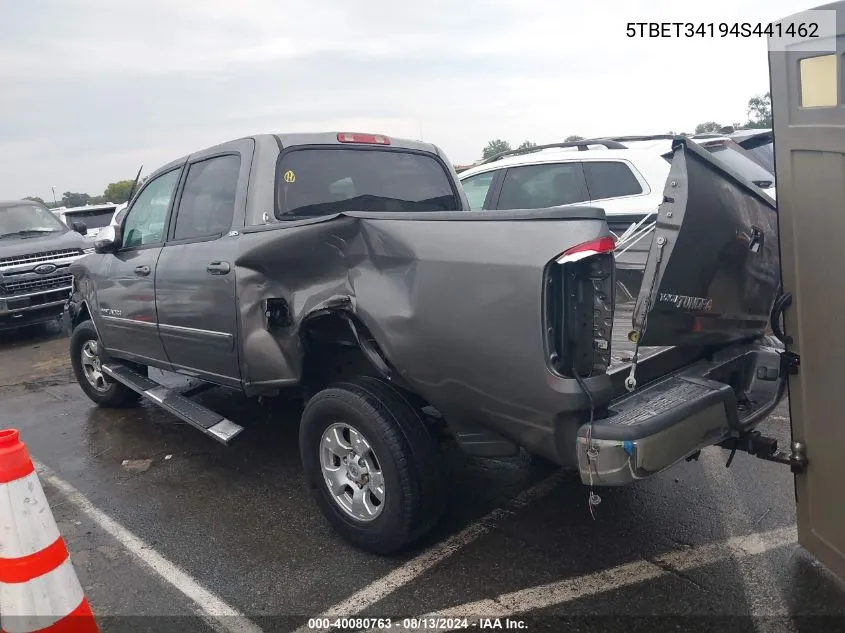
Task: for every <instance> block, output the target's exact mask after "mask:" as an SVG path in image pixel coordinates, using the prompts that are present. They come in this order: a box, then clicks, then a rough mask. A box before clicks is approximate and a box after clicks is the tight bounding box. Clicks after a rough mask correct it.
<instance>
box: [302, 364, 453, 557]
mask: <svg viewBox="0 0 845 633" xmlns="http://www.w3.org/2000/svg"><path fill="white" fill-rule="evenodd" d="M337 422H341V423H345V424H349V425H351V426H353V427H354V428H356V429H357V430H359V432H360V433H362V434H363V435H364V436H365V437H366V439H367V441H368V442H369V443H370V445H371V447H372V449H373V452H374V453H375V455H376V458H377V460H378V462H379V465H380V467H381V471H382V473H383V476H384V489H385V499H384V507H383V508H382V509H381V512H380V514H379V515H378V516H377V517H376V518H374V519H372V520H370V521H368V522H364V521H360V520H358V519H356V518H354V517H352V516H350V515H349V514H347V513H346V512H345V511H344V510H343V509H342V508H341V507H340V505H339V504H338V502H336V501H335V499H334V497H333V495H332V494H331V492H330V491H329V489H328V486H327V485H326V482H325V480H324V478H323V471H322V467H321V463H320V450H321V449H320V446H321V439H322V436H323V433H324V432H325V431H326V429H328V428H329V426H330V425H332V424H334V423H337ZM299 450H300V457H301V460H302V466H303V470H304V473H305V478H306V482H307V484H308V487H309V488H310V491H311V494H312V496H313V498H314V500H315V501H316V503H317V505H318V506H319V507H320V510H321V511H322V512H323V514H324V515H325V517H326V518H327V519H328V521H329V522H330V523H331V525H332V526H333V527H334V529H335V530H336V531H337V532H338V533H339V534H340V535H341V536H343V537H344V538H345V539H346V540H348V541H349V542H351V543H352V544H354V545H355V546H356V547H359V548H360V549H363V550H365V551H368V552H371V553H374V554H380V555H389V554H394V553H396V552H398V551H400V550H402V549H404V548H406V547H408V546H409V545H411V544H412V543H413V542H414V541H416V540H418V539H419V538H421V537H422V536H424V535H425V534H426V533H428V532H429V531H430V530H431V529H432V528H433V527H434V526H435V525H436V524H437V523H438V522H439V520H440V519H441V518H442V516H443V513H444V512H445V510H446V505H447V504H446V496H447V474H446V468H445V465H444V461H443V459H442V456H441V454H440V451H439V447H438V443H437V440H436V438H435V437H434V436H433V435H432V433H431V432H430V430H429V429H428V428H427V423H426V421H425V419H424V417H423V415H422V413H421V412H420V411H419V410H418V409H416V408H415V407H413V406H412V405H411V404H410V402H409V399H408V398H406V397H405V395H404V394H403V393H402V392H400V391H399V390H397V389H396V388H394V387H393V386H392V385H390V384H388V383H386V382H384V381H383V380H380V379H377V378H369V377H361V378H355V379H352V380H349V381H345V382H342V383H337V384H334V385H331V386H329V387H328V388H326V389H324V390H322V391H320V392H318V393H317V394H316V395H314V396H313V397H312V398H311V399H310V400H309V401H308V403H307V404H306V406H305V410H304V411H303V414H302V420H301V423H300V432H299Z"/></svg>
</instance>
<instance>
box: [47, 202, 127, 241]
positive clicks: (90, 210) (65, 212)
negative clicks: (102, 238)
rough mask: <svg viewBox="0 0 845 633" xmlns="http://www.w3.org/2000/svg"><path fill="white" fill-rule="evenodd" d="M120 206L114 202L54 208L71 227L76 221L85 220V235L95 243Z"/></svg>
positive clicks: (60, 217)
mask: <svg viewBox="0 0 845 633" xmlns="http://www.w3.org/2000/svg"><path fill="white" fill-rule="evenodd" d="M119 208H120V205H117V204H112V203H105V204H87V205H84V206H81V207H66V208H64V207H63V208H61V209H56V210H54V213H55V214H56V215H57V216H58V218H59V219H60V220H61V221H62V222H64V223H65V224H66V225H67V226H68V227H69V228H73V223H74V222H84V223H85V228H86V229H87V231H86V234H85V236H86V238H87V239H88V241H89V242H92V243H93V241H94V240H95V239H96V237H97V234H98V233H99V232H100V229H102V228H103V227H104V226H108V225H109V224H110V223H111V222H112V220H113V219H114V217H115V215H116V214H117V212H118V211H119Z"/></svg>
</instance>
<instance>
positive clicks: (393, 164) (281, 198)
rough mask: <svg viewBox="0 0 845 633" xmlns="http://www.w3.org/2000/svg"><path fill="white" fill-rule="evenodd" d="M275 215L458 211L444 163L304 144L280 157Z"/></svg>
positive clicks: (293, 217) (396, 153)
mask: <svg viewBox="0 0 845 633" xmlns="http://www.w3.org/2000/svg"><path fill="white" fill-rule="evenodd" d="M276 179H277V180H276V217H277V218H278V219H280V220H296V219H300V218H307V217H316V216H322V215H332V214H335V213H343V212H344V211H369V212H372V211H382V212H394V213H395V212H420V211H460V210H461V205H460V198H459V197H458V196H457V195H456V194H455V191H454V189H453V186H452V180H451V179H450V177H449V173H448V172H447V171H446V169H445V168H444V166H443V165H442V164H441V163H440V162H439V161H438V160H436V159H435V157H433V156H429V155H427V154H422V153H419V152H412V151H402V150H381V149H348V148H335V147H325V148H316V149H312V148H308V149H293V150H291V151H289V152H288V153H286V154H283V155H282V158H281V160H280V161H279V166H278V173H277V176H276Z"/></svg>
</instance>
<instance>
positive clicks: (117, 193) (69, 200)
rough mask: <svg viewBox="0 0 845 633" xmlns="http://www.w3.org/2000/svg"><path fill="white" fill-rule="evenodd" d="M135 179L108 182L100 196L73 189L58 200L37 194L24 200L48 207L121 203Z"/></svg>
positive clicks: (126, 196) (142, 180)
mask: <svg viewBox="0 0 845 633" xmlns="http://www.w3.org/2000/svg"><path fill="white" fill-rule="evenodd" d="M134 182H135V179H134V178H133V179H131V180H118V181H117V182H110V183H109V185H108V187H106V189H105V191H103V194H102V195H100V196H92V195H90V194H87V193H77V192H73V191H65V192H64V193H63V194H62V197H61V199H60V200H56V201H48V200H43V199H42V198H39V197H38V196H25V197H24V200H34V201H35V202H39V203H41V204H43V205H44V206H46V207H47V208H48V209H53V208H55V207H83V206H85V205H87V204H105V203H112V204H122V203H124V202H126V201H127V200H129V193H130V191H131V190H132V184H133V183H134ZM142 182H144V179H143V178H141V179H139V180H138V186H140V185H141V183H142Z"/></svg>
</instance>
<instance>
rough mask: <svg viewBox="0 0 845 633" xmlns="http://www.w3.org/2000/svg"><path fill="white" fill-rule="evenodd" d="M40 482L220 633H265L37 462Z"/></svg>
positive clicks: (36, 467)
mask: <svg viewBox="0 0 845 633" xmlns="http://www.w3.org/2000/svg"><path fill="white" fill-rule="evenodd" d="M33 463H34V465H35V469H36V471H37V472H38V476H39V478H40V479H41V480H42V481H44V482H46V483H48V484H50V485H51V486H52V487H53V488H55V489H56V490H58V491H59V492H60V493H61V495H62V496H63V497H64V498H65V499H66V500H67V501H68V502H69V503H71V504H72V505H74V506H75V507H76V508H77V509H78V510H79V511H80V512H82V513H84V514H86V515H87V516H88V517H89V518H90V519H91V520H92V521H94V523H96V524H97V525H98V526H99V527H100V528H101V529H102V530H103V531H105V532H106V533H107V534H109V535H110V536H112V537H113V538H114V539H115V540H117V541H118V542H119V543H120V544H121V545H122V546H123V547H124V548H125V549H126V550H127V551H128V552H130V553H131V554H132V555H134V556H135V558H137V559H138V560H139V561H140V562H142V563H144V564H145V565H146V566H147V567H149V568H150V569H152V570H153V571H154V572H155V573H156V574H158V575H159V576H160V577H161V578H162V579H163V580H165V581H166V582H168V583H169V584H170V585H172V586H173V587H175V588H176V589H177V590H178V591H179V592H181V593H182V594H183V595H184V596H185V597H187V598H188V599H189V600H191V601H192V602H193V603H194V605H195V607H196V610H197V614H198V615H199V616H200V617H201V618H202V619H203V620H204V621H205V622H207V623H208V625H209V626H211V627H212V628H213V629H214V630H216V631H219V632H220V633H263V630H262V629H261V627H259V626H258V625H257V624H255V623H254V622H252V621H251V620H249V619H248V618H247V617H246V616H245V615H244V614H243V613H241V612H240V611H238V610H237V609H235V608H234V607H232V606H230V605H228V604H226V603H225V602H224V601H223V600H222V599H221V598H219V597H218V596H216V595H215V594H213V593H212V592H211V591H209V590H208V589H206V588H205V587H203V586H202V585H200V584H199V582H197V580H195V579H194V578H193V577H191V576H190V575H189V574H188V573H187V572H185V571H183V570H182V569H180V568H179V567H177V566H176V565H175V564H173V563H172V562H170V561H169V560H167V559H166V558H164V556H162V555H161V554H159V553H158V552H156V551H155V550H154V549H153V548H152V547H151V546H150V545H148V544H147V543H145V542H144V541H142V540H141V539H140V538H138V537H137V536H135V535H134V534H133V533H132V532H130V531H129V530H127V529H126V528H125V527H123V526H122V525H120V524H119V523H117V522H116V521H115V520H114V519H112V518H111V517H110V516H108V515H107V514H105V513H103V512H102V511H101V510H99V509H98V508H97V507H95V506H94V505H93V504H92V503H91V502H90V501H89V500H88V499H87V498H86V497H85V496H83V495H82V494H81V493H80V492H79V491H78V490H76V488H74V487H73V486H72V485H70V484H69V483H67V482H66V481H64V480H63V479H61V478H60V477H59V476H58V475H56V473H55V472H53V471H52V470H51V469H50V468H49V467H48V466H46V465H44V464H42V463H41V462H39V461H37V460H36V459H33Z"/></svg>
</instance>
